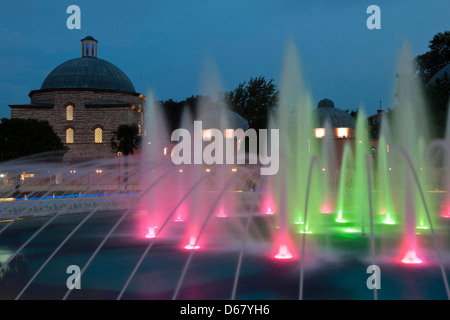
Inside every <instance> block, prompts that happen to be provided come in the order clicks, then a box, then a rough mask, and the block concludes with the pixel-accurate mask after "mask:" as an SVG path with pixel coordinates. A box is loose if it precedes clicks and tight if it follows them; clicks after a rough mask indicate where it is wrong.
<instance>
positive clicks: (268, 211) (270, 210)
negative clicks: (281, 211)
mask: <svg viewBox="0 0 450 320" xmlns="http://www.w3.org/2000/svg"><path fill="white" fill-rule="evenodd" d="M266 214H274V212H273V211H272V208H270V207H268V208H267V210H266Z"/></svg>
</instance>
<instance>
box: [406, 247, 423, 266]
mask: <svg viewBox="0 0 450 320" xmlns="http://www.w3.org/2000/svg"><path fill="white" fill-rule="evenodd" d="M401 262H402V263H405V264H420V263H422V262H423V261H422V260H421V259H419V258H418V257H417V254H416V251H415V250H409V251H408V252H406V254H405V256H404V257H403V259H402V260H401Z"/></svg>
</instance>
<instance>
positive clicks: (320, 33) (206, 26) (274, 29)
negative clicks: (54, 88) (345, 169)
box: [0, 0, 450, 118]
mask: <svg viewBox="0 0 450 320" xmlns="http://www.w3.org/2000/svg"><path fill="white" fill-rule="evenodd" d="M71 4H75V5H78V6H79V7H80V8H81V30H69V29H67V27H66V20H67V18H68V17H69V14H67V13H66V9H67V7H68V6H69V5H71ZM371 4H375V5H378V6H379V7H380V8H381V30H369V29H367V27H366V20H367V18H368V17H369V14H367V13H366V9H367V7H368V6H369V5H371ZM449 12H450V1H449V0H431V1H425V0H396V1H393V0H390V1H387V0H372V1H365V0H340V1H333V0H314V1H312V0H310V1H303V0H227V1H222V0H147V1H136V0H127V1H116V0H110V1H99V0H89V1H84V0H71V1H66V0H53V1H50V0H41V1H34V0H33V1H31V0H17V1H7V2H4V3H2V6H1V9H0V43H1V48H2V50H1V51H0V70H1V73H0V118H3V117H7V118H8V117H10V108H9V107H8V104H21V103H29V97H28V93H29V92H30V91H31V90H36V89H39V88H40V86H41V84H42V81H43V80H44V78H45V77H46V75H47V74H48V73H49V72H50V71H51V70H52V69H53V68H55V67H56V66H57V65H59V64H60V63H62V62H64V61H66V60H68V59H72V58H76V57H79V56H80V55H81V45H80V39H82V38H84V37H85V36H86V35H92V36H93V37H94V38H96V39H97V40H98V41H99V49H98V56H99V58H102V59H105V60H108V61H110V62H112V63H113V64H115V65H116V66H118V67H119V68H120V69H122V70H123V71H124V72H125V73H126V74H127V75H128V77H129V78H130V79H131V81H132V82H133V84H134V86H135V88H136V90H137V91H138V92H141V93H143V94H147V92H148V91H149V90H152V91H153V92H154V93H155V95H156V97H157V98H158V99H169V98H172V99H174V100H183V99H184V98H186V97H189V96H191V95H196V94H199V93H202V92H203V89H204V86H203V85H202V83H204V82H205V77H204V74H205V73H204V70H205V69H207V68H208V65H209V64H211V63H212V65H214V66H215V70H216V76H217V77H218V79H220V84H221V89H223V90H232V89H234V88H235V87H236V86H237V85H238V84H239V83H240V82H243V81H246V80H248V79H249V78H250V77H256V76H260V75H263V76H265V77H266V78H267V79H270V78H273V79H274V80H275V82H276V83H277V84H280V79H281V73H282V70H283V56H284V54H285V51H286V47H287V44H288V43H289V41H290V40H292V41H293V42H294V43H295V45H296V47H297V50H298V53H299V58H300V62H301V65H302V76H303V78H304V80H305V82H306V83H307V85H308V87H309V89H310V91H311V93H312V96H313V99H314V100H315V103H317V102H318V101H319V100H320V99H322V98H325V97H327V98H330V99H332V100H334V102H335V105H336V106H337V107H339V108H342V109H355V108H357V107H358V106H360V105H362V106H364V107H365V108H366V111H367V113H369V114H371V113H374V112H376V111H375V110H376V109H377V108H378V106H379V101H380V100H382V101H383V106H384V107H388V106H392V105H393V102H394V100H393V99H394V98H393V92H394V90H395V73H396V70H397V65H398V55H399V51H400V49H401V47H402V45H403V43H404V42H405V41H408V42H409V44H410V46H411V49H412V54H413V56H416V55H418V54H422V53H424V52H426V51H427V50H428V44H429V41H430V40H431V39H432V38H433V35H434V34H436V33H437V32H443V31H445V30H449V29H450V18H449ZM208 81H209V79H208V76H206V82H208Z"/></svg>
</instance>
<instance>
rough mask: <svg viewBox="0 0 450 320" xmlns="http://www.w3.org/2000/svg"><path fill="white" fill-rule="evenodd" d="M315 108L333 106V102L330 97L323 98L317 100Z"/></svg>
mask: <svg viewBox="0 0 450 320" xmlns="http://www.w3.org/2000/svg"><path fill="white" fill-rule="evenodd" d="M317 108H334V102H333V101H332V100H330V99H326V98H325V99H323V100H320V101H319V104H318V105H317Z"/></svg>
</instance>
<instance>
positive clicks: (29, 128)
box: [0, 118, 68, 161]
mask: <svg viewBox="0 0 450 320" xmlns="http://www.w3.org/2000/svg"><path fill="white" fill-rule="evenodd" d="M67 150H68V149H67V148H66V147H64V145H63V143H62V142H61V139H60V138H59V137H58V135H57V134H56V133H55V131H54V130H53V127H52V126H51V125H50V124H49V123H48V121H43V120H36V119H18V118H12V119H6V118H3V119H2V120H1V123H0V161H7V160H12V159H16V158H20V157H24V156H28V155H32V154H38V153H44V152H54V151H56V152H57V154H58V157H57V158H52V160H54V159H56V160H61V159H62V155H63V154H64V153H65V152H66V151H67Z"/></svg>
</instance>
